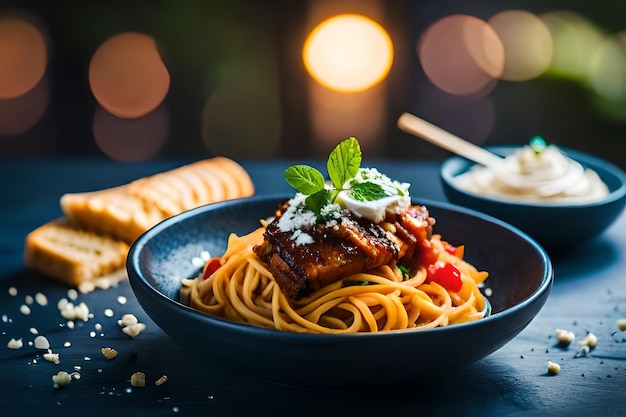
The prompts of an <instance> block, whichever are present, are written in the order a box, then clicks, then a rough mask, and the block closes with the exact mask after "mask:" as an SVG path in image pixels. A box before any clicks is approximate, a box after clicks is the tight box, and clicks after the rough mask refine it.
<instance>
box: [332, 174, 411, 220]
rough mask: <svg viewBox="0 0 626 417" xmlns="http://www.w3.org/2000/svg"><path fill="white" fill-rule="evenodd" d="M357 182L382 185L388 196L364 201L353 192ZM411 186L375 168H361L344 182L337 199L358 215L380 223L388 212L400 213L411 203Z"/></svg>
mask: <svg viewBox="0 0 626 417" xmlns="http://www.w3.org/2000/svg"><path fill="white" fill-rule="evenodd" d="M355 183H361V184H363V183H373V184H375V185H377V186H380V188H381V189H382V191H383V192H384V194H385V195H386V196H387V197H383V198H379V199H377V200H367V201H362V200H360V199H358V198H356V197H355V196H354V194H353V192H352V188H353V187H354V184H355ZM409 187H410V184H408V183H400V182H398V181H395V180H392V179H391V178H389V177H388V176H386V175H385V174H382V173H380V172H378V170H376V169H375V168H361V169H359V171H358V173H357V174H356V175H355V177H354V178H352V179H350V180H348V181H347V182H346V183H345V184H344V186H343V188H344V190H343V191H341V192H340V193H339V196H338V197H337V201H338V202H339V203H340V204H341V205H343V206H344V207H345V208H347V209H348V210H350V211H351V212H352V213H354V214H355V215H356V216H359V217H363V218H366V219H368V220H371V221H372V222H374V223H380V222H382V221H383V220H384V219H385V217H386V215H387V213H399V212H401V211H403V210H406V209H407V208H408V207H409V206H410V205H411V197H410V195H409Z"/></svg>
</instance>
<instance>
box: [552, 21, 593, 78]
mask: <svg viewBox="0 0 626 417" xmlns="http://www.w3.org/2000/svg"><path fill="white" fill-rule="evenodd" d="M540 17H541V20H543V22H544V23H545V24H546V26H547V27H548V29H549V30H550V34H551V35H552V39H553V44H554V53H553V57H552V62H551V63H550V67H549V73H550V74H552V75H555V76H559V77H564V78H569V79H572V80H575V81H579V82H586V81H587V78H588V77H589V73H590V70H591V57H592V56H593V54H594V53H595V51H596V50H597V49H598V48H599V47H600V46H601V44H602V42H603V39H604V38H605V35H604V34H603V33H602V31H600V30H599V28H598V27H597V26H596V25H594V24H593V23H591V22H590V21H589V20H587V19H586V18H585V17H583V16H581V15H579V14H577V13H574V12H571V11H554V12H549V13H545V14H543V15H541V16H540Z"/></svg>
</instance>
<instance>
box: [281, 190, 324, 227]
mask: <svg viewBox="0 0 626 417" xmlns="http://www.w3.org/2000/svg"><path fill="white" fill-rule="evenodd" d="M305 199H306V196H305V195H304V194H301V193H298V194H296V195H295V196H294V197H293V198H292V199H291V200H289V205H288V207H287V210H285V212H284V213H283V215H282V216H280V218H279V219H278V229H279V230H280V231H281V232H292V231H294V230H298V229H302V228H304V227H307V226H312V225H314V224H315V222H316V221H317V218H316V217H315V213H313V212H312V211H310V210H306V207H305V205H304V200H305Z"/></svg>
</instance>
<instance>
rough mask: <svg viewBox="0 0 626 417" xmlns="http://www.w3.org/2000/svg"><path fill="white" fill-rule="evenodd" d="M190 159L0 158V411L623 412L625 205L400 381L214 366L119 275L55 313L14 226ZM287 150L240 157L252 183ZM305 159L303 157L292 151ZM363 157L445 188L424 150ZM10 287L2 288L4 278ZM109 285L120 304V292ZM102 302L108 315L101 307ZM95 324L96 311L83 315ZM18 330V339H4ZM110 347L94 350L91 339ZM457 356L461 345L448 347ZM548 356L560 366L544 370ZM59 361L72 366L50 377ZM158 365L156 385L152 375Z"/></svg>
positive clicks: (274, 181)
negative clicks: (411, 156)
mask: <svg viewBox="0 0 626 417" xmlns="http://www.w3.org/2000/svg"><path fill="white" fill-rule="evenodd" d="M187 162H191V161H182V160H177V161H160V162H148V163H137V164H123V163H116V162H112V161H108V160H100V159H96V160H84V159H54V160H49V159H41V160H37V159H33V160H17V161H8V160H0V410H1V411H0V414H1V415H2V416H14V415H15V416H17V415H20V416H22V415H34V413H46V414H44V415H61V413H63V414H65V415H67V414H69V415H74V414H75V413H78V414H79V415H107V416H111V415H116V414H121V413H123V415H126V416H131V415H137V416H143V415H146V416H153V415H154V416H156V415H207V416H214V415H215V416H217V415H244V414H258V415H319V414H321V413H331V412H332V413H341V412H349V413H350V415H357V413H360V414H364V415H463V416H466V415H493V416H503V415H507V416H509V415H513V416H535V415H563V416H578V415H580V416H582V415H593V414H598V415H602V416H623V415H626V391H625V387H626V333H625V332H619V331H618V330H617V327H616V320H617V319H619V318H624V317H626V213H623V214H622V216H621V217H620V218H619V219H618V221H617V222H616V223H615V224H613V226H612V227H611V228H610V229H609V230H608V231H606V232H605V233H604V234H603V235H601V236H600V237H599V238H597V239H595V240H594V241H591V242H588V243H585V244H583V245H581V246H579V247H577V248H575V249H573V250H571V251H570V252H568V253H564V254H559V255H558V256H555V257H553V259H552V260H553V262H554V266H555V274H556V276H555V284H554V287H553V290H552V293H551V295H550V298H549V299H548V301H547V303H546V305H545V307H544V308H543V309H542V311H541V312H540V313H539V315H538V316H537V317H536V318H535V319H534V320H533V321H532V322H531V323H530V325H529V326H528V327H527V328H526V329H525V330H524V331H523V332H522V333H521V334H520V335H518V336H517V337H516V338H515V339H514V340H513V341H512V342H510V343H509V344H507V345H506V346H504V347H503V348H501V349H500V350H498V351H497V352H495V353H493V354H492V355H490V356H488V357H487V358H485V359H483V360H482V361H479V362H477V363H475V364H473V365H470V366H469V367H466V368H464V369H460V370H457V371H453V372H449V373H445V374H441V375H431V376H430V377H428V378H426V379H424V378H420V380H419V381H416V383H415V385H414V386H409V385H407V386H406V387H403V388H402V389H398V388H394V389H393V390H390V389H387V388H385V387H383V386H381V388H380V389H379V390H378V389H377V390H368V391H362V390H305V389H299V388H291V387H281V386H276V385H272V384H267V383H264V382H260V381H255V380H251V379H248V378H246V377H243V376H239V375H234V374H231V373H228V372H226V371H224V370H222V369H218V368H216V367H214V366H212V365H211V364H209V362H208V361H207V360H206V358H202V357H199V356H196V355H194V354H191V353H189V352H187V351H186V350H184V349H183V348H181V347H179V346H178V345H177V344H176V343H175V342H174V341H172V340H171V339H170V338H169V337H168V336H167V335H165V334H164V333H163V332H162V331H161V330H160V329H159V328H158V327H157V326H156V325H155V324H154V323H153V322H151V320H150V319H149V318H148V316H147V315H146V314H145V313H144V312H143V310H142V309H141V307H140V306H139V304H138V303H137V301H136V299H135V298H134V295H133V293H132V291H131V289H130V286H129V285H128V282H122V283H121V284H120V285H119V286H118V287H115V288H111V289H109V290H96V291H94V292H91V293H88V294H79V296H78V299H77V302H81V301H84V302H85V303H86V304H87V305H88V306H89V309H90V312H91V313H92V315H93V317H90V318H89V320H88V321H86V322H79V323H78V324H77V326H76V327H75V328H74V329H70V328H68V327H65V326H63V323H65V320H64V319H62V318H61V316H60V315H59V312H58V309H57V307H56V303H57V302H58V300H59V299H61V298H65V297H67V296H68V287H66V286H64V285H63V284H60V283H58V282H55V281H53V280H50V279H48V278H45V277H43V276H42V275H40V274H37V273H35V272H32V271H30V270H28V269H27V268H26V267H25V266H24V264H23V261H22V255H23V245H24V238H25V236H26V234H27V233H28V232H30V231H31V230H32V229H34V228H35V227H37V226H39V225H41V224H43V223H46V222H48V221H49V220H51V219H53V218H55V217H58V216H61V215H62V213H61V209H60V206H59V198H60V196H61V195H62V194H64V193H67V192H79V191H89V190H97V189H102V188H106V187H111V186H115V185H121V184H124V183H127V182H130V181H132V180H134V179H137V178H139V177H142V176H146V175H150V174H153V173H156V172H161V171H165V170H168V169H171V168H174V167H177V166H179V165H182V164H184V163H187ZM293 162H294V161H283V160H279V161H241V163H242V165H244V167H245V168H246V169H247V171H248V172H249V173H250V176H251V177H252V179H253V181H254V183H255V186H256V192H257V194H269V193H281V192H290V188H289V186H288V185H287V184H286V183H285V182H284V180H283V177H282V173H283V170H284V168H285V167H286V166H288V165H289V164H291V163H293ZM297 162H298V163H302V162H304V163H311V164H313V165H318V166H319V162H316V161H297ZM372 166H376V167H378V168H379V169H380V170H381V171H383V172H385V173H387V174H388V175H390V176H391V177H393V178H395V179H398V180H401V181H407V182H410V183H411V184H412V187H411V193H412V195H413V196H414V197H423V198H428V199H433V200H445V197H444V195H443V192H442V189H441V186H440V183H439V180H438V168H439V164H438V163H437V162H430V161H423V162H414V163H408V162H406V161H404V162H396V161H374V162H372ZM11 287H14V288H16V289H17V291H18V294H17V295H15V296H13V295H10V294H9V288H11ZM39 292H41V293H43V294H45V295H46V296H47V299H48V305H45V306H42V305H39V304H37V303H36V302H35V303H33V304H32V305H30V308H31V314H29V315H25V314H23V313H21V312H20V307H21V306H22V305H23V304H26V298H27V296H32V297H34V296H35V294H37V293H39ZM120 296H122V297H125V298H126V300H127V301H126V303H120V300H121V299H120V298H119V297H120ZM108 308H110V309H112V310H113V312H114V316H113V317H108V316H106V315H105V313H104V311H105V310H106V309H108ZM126 313H132V314H134V315H135V316H137V317H138V318H139V321H141V322H143V323H146V325H147V329H146V330H145V331H144V332H143V333H141V334H140V335H139V336H138V337H136V338H129V337H128V336H126V335H125V334H124V333H122V332H121V330H120V326H119V325H118V324H117V320H118V319H119V318H120V317H121V316H122V315H123V314H126ZM96 324H100V325H101V328H100V327H99V326H96ZM556 328H565V329H569V330H572V331H574V332H576V334H577V335H579V336H580V335H583V334H585V333H586V332H587V331H590V332H593V333H594V334H596V335H597V337H598V345H597V347H596V349H594V350H593V351H592V352H591V354H589V355H587V356H585V357H577V355H576V352H577V347H576V346H571V347H569V348H567V349H562V348H557V347H556V346H555V339H554V331H555V329H556ZM35 331H36V332H38V333H39V334H42V335H45V336H46V337H47V338H48V340H49V341H50V343H51V345H52V346H51V347H52V350H53V351H54V352H55V353H59V354H60V360H61V362H60V363H59V364H58V365H56V364H53V363H51V362H48V361H46V360H44V359H43V358H42V351H39V350H37V349H35V348H34V346H32V341H33V340H34V338H35V337H36V334H34V332H35ZM12 338H16V339H17V338H22V340H23V342H24V347H23V348H22V349H19V350H11V349H8V348H7V347H6V345H7V343H8V341H9V340H10V339H12ZM105 346H114V347H115V348H116V349H117V350H118V351H119V356H118V357H117V358H116V359H115V360H113V361H107V360H106V359H105V358H104V357H103V356H102V354H101V353H100V349H101V348H102V347H105ZM458 354H459V355H462V354H463V346H459V352H458ZM548 360H551V361H554V362H558V363H560V364H561V366H562V370H561V372H560V373H559V374H558V375H556V376H552V377H550V376H548V374H547V372H546V364H547V362H548ZM59 370H65V371H68V372H74V371H76V372H78V374H80V379H76V380H74V381H72V383H71V384H70V385H69V386H67V387H65V388H64V389H55V388H53V382H52V379H51V378H52V376H53V375H54V374H56V373H57V372H58V371H59ZM135 371H142V372H144V373H145V374H146V377H147V381H148V383H147V385H146V387H144V388H133V387H132V386H131V385H130V375H131V374H132V373H133V372H135ZM161 375H167V376H168V378H169V379H168V381H167V383H165V384H164V385H161V386H155V385H154V384H153V381H154V380H156V379H157V378H159V377H160V376H161Z"/></svg>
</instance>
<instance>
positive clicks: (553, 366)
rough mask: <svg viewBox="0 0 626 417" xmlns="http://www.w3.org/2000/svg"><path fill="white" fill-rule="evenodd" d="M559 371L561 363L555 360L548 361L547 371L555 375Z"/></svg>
mask: <svg viewBox="0 0 626 417" xmlns="http://www.w3.org/2000/svg"><path fill="white" fill-rule="evenodd" d="M559 372H561V365H559V364H558V363H556V362H552V361H548V373H550V374H551V375H556V374H558V373H559Z"/></svg>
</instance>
